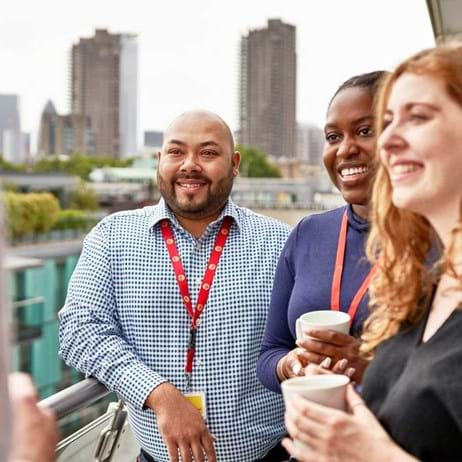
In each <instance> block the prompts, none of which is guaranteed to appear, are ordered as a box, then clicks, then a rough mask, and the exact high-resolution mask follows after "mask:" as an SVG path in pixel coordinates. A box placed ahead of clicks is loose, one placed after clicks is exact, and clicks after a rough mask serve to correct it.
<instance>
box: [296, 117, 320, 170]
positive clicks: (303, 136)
mask: <svg viewBox="0 0 462 462" xmlns="http://www.w3.org/2000/svg"><path fill="white" fill-rule="evenodd" d="M323 147H324V132H323V131H322V129H321V128H319V127H318V126H317V125H315V124H301V123H298V124H297V159H298V160H299V161H300V162H302V163H304V164H308V165H314V166H322V151H323Z"/></svg>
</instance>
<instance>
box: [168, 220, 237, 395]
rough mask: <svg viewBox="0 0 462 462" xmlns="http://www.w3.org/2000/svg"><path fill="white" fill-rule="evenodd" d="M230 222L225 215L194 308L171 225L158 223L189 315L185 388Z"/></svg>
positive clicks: (188, 384)
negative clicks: (189, 325)
mask: <svg viewBox="0 0 462 462" xmlns="http://www.w3.org/2000/svg"><path fill="white" fill-rule="evenodd" d="M231 224H232V219H231V218H230V217H225V218H224V219H223V223H222V225H221V227H220V230H219V231H218V235H217V237H216V239H215V244H214V245H213V250H212V253H211V254H210V258H209V262H208V263H207V268H206V270H205V272H204V276H203V278H202V282H201V288H200V290H199V294H198V296H197V303H196V307H195V308H193V305H192V302H191V295H190V292H189V286H188V280H187V279H186V273H185V270H184V268H183V264H182V263H181V258H180V255H179V252H178V248H177V246H176V244H175V238H174V237H173V231H172V226H171V225H170V222H169V221H168V220H162V221H161V224H160V229H161V231H162V237H163V238H164V242H165V245H166V246H167V250H168V254H169V255H170V260H171V262H172V267H173V271H174V272H175V276H176V280H177V283H178V288H179V289H180V294H181V298H182V300H183V303H184V305H185V307H186V310H187V312H188V313H189V316H190V317H191V329H190V331H189V343H188V350H187V353H186V366H185V373H186V386H187V388H190V385H191V374H192V370H193V362H194V355H195V354H196V333H197V328H198V327H199V317H200V315H201V314H202V313H203V312H204V308H205V305H206V304H207V300H208V298H209V293H210V288H211V287H212V283H213V278H214V277H215V272H216V270H217V266H218V262H219V261H220V257H221V254H222V251H223V248H224V246H225V243H226V240H227V239H228V235H229V230H230V228H231Z"/></svg>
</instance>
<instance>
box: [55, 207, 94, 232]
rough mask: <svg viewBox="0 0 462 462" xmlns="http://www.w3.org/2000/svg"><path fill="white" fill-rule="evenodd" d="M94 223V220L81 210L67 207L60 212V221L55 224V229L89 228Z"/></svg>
mask: <svg viewBox="0 0 462 462" xmlns="http://www.w3.org/2000/svg"><path fill="white" fill-rule="evenodd" d="M93 224H94V220H93V219H92V218H89V217H88V216H87V214H86V213H85V212H82V211H81V210H74V209H66V210H61V211H60V212H59V214H58V221H57V222H56V224H55V225H54V227H53V229H55V230H65V229H87V228H88V227H89V226H91V225H93Z"/></svg>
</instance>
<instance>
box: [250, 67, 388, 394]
mask: <svg viewBox="0 0 462 462" xmlns="http://www.w3.org/2000/svg"><path fill="white" fill-rule="evenodd" d="M382 76H383V72H371V73H368V74H363V75H360V76H356V77H352V78H351V79H349V80H347V81H346V82H344V83H343V84H342V85H341V86H340V88H339V89H338V90H337V92H336V93H335V94H334V96H333V98H332V100H331V102H330V104H329V107H328V111H327V119H326V125H325V128H324V133H325V140H326V142H325V147H324V153H323V160H324V165H325V167H326V169H327V172H328V173H329V176H330V178H331V180H332V182H333V183H334V184H335V186H336V187H337V188H338V189H339V190H340V192H341V194H342V196H343V198H344V199H345V201H346V202H347V203H348V205H347V206H344V207H340V208H338V209H335V210H332V211H329V212H326V213H322V214H317V215H311V216H308V217H306V218H304V219H303V220H302V221H301V222H300V223H299V224H298V225H297V226H296V227H295V229H294V230H293V231H292V233H291V235H290V237H289V239H288V241H287V243H286V245H285V247H284V250H283V252H282V254H281V257H280V260H279V263H278V267H277V270H276V275H275V280H274V286H273V293H272V297H271V305H270V309H269V313H268V321H267V326H266V330H265V334H264V337H263V342H262V349H261V353H260V357H259V359H258V363H257V375H258V377H259V379H260V381H261V382H262V383H263V385H264V386H266V387H267V388H269V389H270V390H273V391H275V392H280V383H281V381H283V380H285V379H287V378H289V377H293V376H295V375H301V374H303V369H304V367H306V365H307V364H308V363H316V364H320V363H321V362H322V361H323V360H326V358H329V359H328V360H327V361H328V362H331V363H333V364H334V363H336V364H338V367H340V368H341V367H342V365H343V364H345V363H348V366H349V369H348V371H347V372H348V373H349V375H352V376H353V378H354V379H355V380H357V381H359V380H360V379H361V377H362V373H363V371H364V369H365V366H366V363H365V361H364V360H363V359H360V358H359V357H358V347H359V341H358V340H357V337H358V336H359V334H360V332H361V327H362V324H363V322H364V320H365V318H366V317H367V315H368V296H367V293H364V294H363V296H361V293H359V294H358V291H360V289H361V286H363V285H364V284H366V285H367V281H366V282H365V280H366V278H367V277H368V275H369V273H370V271H371V266H370V264H369V263H368V262H367V260H366V256H365V242H366V237H367V231H368V228H369V225H368V221H367V216H368V204H369V199H370V183H371V178H372V176H373V173H374V171H373V153H374V148H375V135H374V132H373V127H374V120H373V99H374V95H375V92H376V90H377V88H378V83H379V80H380V78H381V77H382ZM342 220H345V226H346V242H345V244H346V246H345V257H344V260H343V265H342V266H343V272H342V277H341V284H340V290H339V293H338V297H339V309H340V310H341V311H345V312H349V311H350V313H352V312H353V311H355V313H354V315H353V316H352V317H353V323H352V329H351V332H350V333H351V335H345V334H340V333H334V332H327V333H326V332H322V331H311V332H310V336H311V337H315V338H316V340H303V341H299V342H298V344H296V343H295V342H296V333H295V322H296V319H297V318H298V317H300V316H301V315H302V314H303V313H306V312H308V311H315V310H322V309H331V299H332V280H333V275H334V269H335V267H336V254H337V251H338V247H339V233H340V228H341V226H342ZM355 296H356V297H355ZM355 298H356V300H358V299H359V303H356V305H357V306H356V309H355V307H354V306H352V302H354V299H355ZM354 304H355V303H353V305H354ZM297 345H298V346H297ZM341 360H347V361H341Z"/></svg>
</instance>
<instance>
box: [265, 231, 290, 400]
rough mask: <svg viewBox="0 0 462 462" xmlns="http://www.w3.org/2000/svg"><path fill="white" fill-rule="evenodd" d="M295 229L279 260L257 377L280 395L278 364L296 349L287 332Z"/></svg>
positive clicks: (288, 331)
mask: <svg viewBox="0 0 462 462" xmlns="http://www.w3.org/2000/svg"><path fill="white" fill-rule="evenodd" d="M298 228H299V227H298V226H297V227H296V228H295V229H294V230H293V231H292V233H291V234H290V236H289V238H288V240H287V242H286V244H285V246H284V249H283V250H282V253H281V256H280V258H279V262H278V265H277V268H276V274H275V277H274V284H273V290H272V293H271V303H270V307H269V311H268V318H267V321H266V328H265V332H264V335H263V340H262V346H261V351H260V355H259V357H258V362H257V377H258V378H259V380H260V382H261V383H262V384H263V385H264V386H265V387H266V388H268V389H269V390H271V391H274V392H276V393H281V387H280V383H279V379H278V377H277V374H276V367H277V363H278V361H279V360H280V359H281V358H282V357H283V356H284V355H285V354H287V353H288V352H289V351H290V350H292V349H293V348H294V347H295V339H294V338H293V336H292V333H291V332H290V330H289V323H288V317H287V311H288V306H289V300H290V296H291V294H292V288H293V285H294V270H293V268H294V265H293V264H294V262H293V255H294V250H295V249H296V243H297V234H298Z"/></svg>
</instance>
